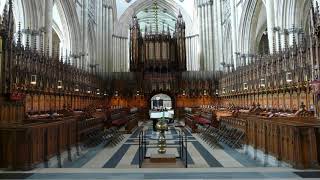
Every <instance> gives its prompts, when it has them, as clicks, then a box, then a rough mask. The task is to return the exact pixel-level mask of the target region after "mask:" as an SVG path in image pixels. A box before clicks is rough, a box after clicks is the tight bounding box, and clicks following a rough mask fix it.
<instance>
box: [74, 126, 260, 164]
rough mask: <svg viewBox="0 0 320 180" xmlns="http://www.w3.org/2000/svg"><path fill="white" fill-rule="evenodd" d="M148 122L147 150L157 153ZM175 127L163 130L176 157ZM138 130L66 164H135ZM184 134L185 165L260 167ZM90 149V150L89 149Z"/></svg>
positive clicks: (154, 137) (250, 160)
mask: <svg viewBox="0 0 320 180" xmlns="http://www.w3.org/2000/svg"><path fill="white" fill-rule="evenodd" d="M151 126H152V124H151V122H149V123H146V124H144V127H143V129H144V130H145V132H146V137H147V142H148V145H147V153H146V157H150V154H152V153H157V138H158V135H159V134H158V133H157V132H154V131H152V127H151ZM179 133H180V130H179V128H175V127H174V126H171V127H169V131H167V132H166V139H167V152H168V153H170V154H175V155H176V156H177V157H179V151H178V148H179V138H178V135H179ZM138 136H139V133H138V132H134V133H133V134H131V135H126V137H125V138H124V140H123V141H122V142H121V143H120V144H119V145H117V146H116V147H105V148H98V149H97V148H96V149H94V152H96V153H95V155H93V154H94V153H92V152H91V154H90V155H86V156H85V157H84V158H81V159H80V160H77V161H75V162H73V163H71V164H70V165H69V166H68V167H70V168H75V167H77V168H80V167H82V168H139V151H138V149H139V146H138V144H139V137H138ZM187 138H188V146H187V149H188V158H187V159H188V167H189V168H212V167H263V164H262V163H260V162H257V161H254V160H253V159H250V157H248V156H246V155H245V154H243V153H240V152H239V151H236V150H233V149H230V148H227V147H225V148H220V147H218V148H214V149H213V148H211V147H209V146H208V145H207V144H206V143H205V142H203V141H202V139H201V138H200V137H199V136H198V135H197V134H191V133H190V132H188V133H187ZM89 152H90V151H89Z"/></svg>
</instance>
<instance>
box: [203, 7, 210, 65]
mask: <svg viewBox="0 0 320 180" xmlns="http://www.w3.org/2000/svg"><path fill="white" fill-rule="evenodd" d="M202 7H203V14H204V17H203V25H204V41H205V62H206V63H205V64H206V68H205V70H206V71H208V70H209V67H210V65H209V58H210V57H209V54H210V53H209V50H210V49H209V38H208V37H209V35H208V23H209V21H208V9H207V8H208V6H207V4H206V3H205V4H203V5H202Z"/></svg>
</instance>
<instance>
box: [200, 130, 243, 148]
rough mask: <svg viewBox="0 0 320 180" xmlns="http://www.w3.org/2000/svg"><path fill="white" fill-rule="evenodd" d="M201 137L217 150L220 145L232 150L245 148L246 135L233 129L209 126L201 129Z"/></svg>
mask: <svg viewBox="0 0 320 180" xmlns="http://www.w3.org/2000/svg"><path fill="white" fill-rule="evenodd" d="M200 137H201V138H202V139H203V141H205V142H206V143H208V144H209V145H210V146H211V147H212V148H216V147H217V146H218V144H219V143H224V144H226V145H228V146H229V147H231V148H235V149H240V148H242V146H243V140H244V138H245V133H244V132H243V131H241V130H239V129H236V128H233V127H227V126H221V127H220V128H219V129H217V128H215V127H212V126H208V127H206V128H202V129H200Z"/></svg>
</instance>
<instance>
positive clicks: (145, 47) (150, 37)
mask: <svg viewBox="0 0 320 180" xmlns="http://www.w3.org/2000/svg"><path fill="white" fill-rule="evenodd" d="M185 28H186V27H185V22H184V20H183V17H182V14H181V12H179V15H178V18H177V21H176V24H175V30H174V32H173V34H172V36H171V32H170V29H169V27H168V28H167V30H166V29H165V26H164V25H163V28H162V31H161V30H159V27H158V26H157V27H156V30H155V31H154V32H152V28H151V26H150V28H149V31H148V27H147V26H145V32H144V35H142V33H141V31H140V25H139V21H138V19H137V16H134V17H133V18H132V25H131V27H130V71H131V72H135V73H139V74H140V77H142V79H141V80H142V81H143V82H144V88H143V89H144V91H149V90H148V89H147V88H149V87H151V89H150V91H151V92H152V91H171V90H174V88H175V87H174V84H176V83H177V82H178V81H179V78H180V77H181V73H182V72H185V71H186V70H187V67H186V37H185Z"/></svg>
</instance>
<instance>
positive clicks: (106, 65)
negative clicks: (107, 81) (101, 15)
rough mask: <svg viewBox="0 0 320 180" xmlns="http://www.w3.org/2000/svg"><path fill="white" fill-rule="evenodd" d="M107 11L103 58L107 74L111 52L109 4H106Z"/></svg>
mask: <svg viewBox="0 0 320 180" xmlns="http://www.w3.org/2000/svg"><path fill="white" fill-rule="evenodd" d="M105 9H106V13H105V17H106V21H105V39H104V41H105V49H104V54H105V55H104V58H103V64H104V73H105V74H106V72H107V71H108V54H109V41H110V39H109V28H108V26H109V6H108V5H107V6H106V8H105Z"/></svg>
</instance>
